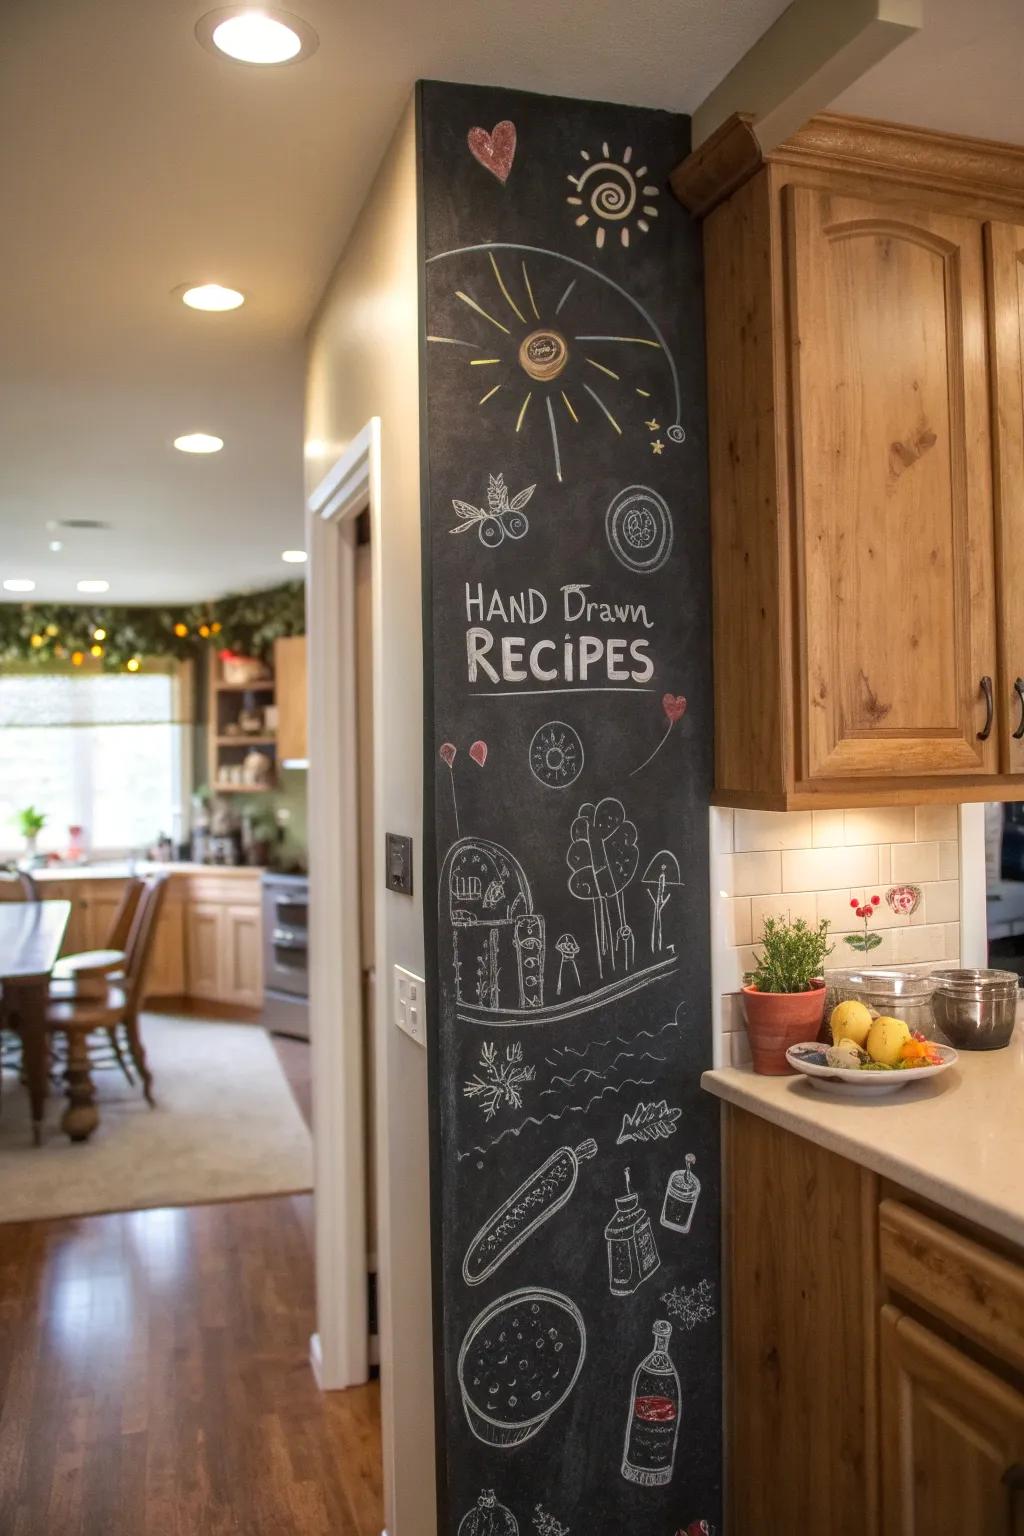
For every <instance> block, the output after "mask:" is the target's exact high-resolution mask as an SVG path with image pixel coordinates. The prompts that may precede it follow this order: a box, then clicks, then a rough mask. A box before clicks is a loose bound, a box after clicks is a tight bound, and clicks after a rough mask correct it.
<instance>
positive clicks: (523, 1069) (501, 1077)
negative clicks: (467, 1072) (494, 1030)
mask: <svg viewBox="0 0 1024 1536" xmlns="http://www.w3.org/2000/svg"><path fill="white" fill-rule="evenodd" d="M536 1075H537V1069H536V1067H527V1066H524V1065H523V1048H522V1046H521V1045H509V1046H506V1047H505V1054H504V1056H500V1055H499V1054H498V1048H497V1046H496V1045H495V1044H494V1043H493V1041H488V1042H487V1044H486V1045H485V1046H484V1047H483V1049H482V1050H481V1052H480V1071H479V1072H477V1073H476V1074H475V1075H474V1076H473V1077H471V1078H470V1079H469V1081H468V1082H467V1083H466V1084H465V1085H464V1086H463V1089H462V1092H463V1094H464V1095H465V1097H466V1098H467V1099H476V1101H477V1102H478V1104H479V1106H480V1108H481V1109H482V1110H483V1112H484V1119H485V1120H493V1119H494V1117H495V1115H496V1114H497V1113H498V1110H499V1109H505V1108H507V1109H522V1107H523V1092H522V1090H523V1087H524V1085H525V1084H526V1083H532V1082H533V1080H534V1078H535V1077H536Z"/></svg>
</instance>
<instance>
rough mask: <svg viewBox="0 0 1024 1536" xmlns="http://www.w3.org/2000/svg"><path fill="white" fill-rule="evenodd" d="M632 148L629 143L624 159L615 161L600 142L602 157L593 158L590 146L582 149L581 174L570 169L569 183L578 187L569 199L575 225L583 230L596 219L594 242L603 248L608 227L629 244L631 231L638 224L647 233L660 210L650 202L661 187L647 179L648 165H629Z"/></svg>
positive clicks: (658, 193) (659, 193) (624, 242)
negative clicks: (651, 221) (615, 230)
mask: <svg viewBox="0 0 1024 1536" xmlns="http://www.w3.org/2000/svg"><path fill="white" fill-rule="evenodd" d="M632 158H633V149H632V146H631V145H627V147H626V148H625V150H623V153H622V159H621V160H614V159H612V156H611V151H610V150H609V148H608V145H607V144H602V145H601V159H600V160H594V159H593V158H592V156H591V154H590V151H589V150H587V149H581V150H580V159H581V160H583V161H584V162H585V169H584V170H582V171H581V172H580V173H579V175H578V176H573V175H572V173H571V172H570V174H569V178H568V179H569V183H570V185H571V186H573V187H575V189H576V190H575V192H574V193H570V194H569V196H568V197H567V198H566V202H567V203H568V204H569V206H570V208H572V209H574V210H579V211H578V212H577V213H576V227H577V229H583V228H584V227H585V226H586V225H587V224H589V223H590V221H591V219H594V220H595V222H596V225H597V228H596V229H595V231H594V244H595V245H596V246H597V249H598V250H601V248H602V246H603V245H604V242H605V236H606V234H607V231H608V229H609V228H617V229H618V234H619V243H620V244H621V245H622V246H624V247H628V245H629V237H630V230H631V229H632V228H633V227H634V224H635V227H636V228H637V229H639V230H641V231H642V233H643V234H646V233H647V231H648V230H649V229H650V227H651V226H650V222H649V221H650V220H651V219H656V218H657V217H658V210H657V208H656V207H655V206H654V203H653V202H652V201H651V199H652V198H655V197H660V196H661V189H660V188H659V187H655V186H653V185H651V184H650V183H648V182H647V181H646V176H647V167H646V165H641V166H639V167H637V168H635V169H634V167H633V166H632V165H631V164H630V161H631V160H632Z"/></svg>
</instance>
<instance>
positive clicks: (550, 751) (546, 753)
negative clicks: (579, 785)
mask: <svg viewBox="0 0 1024 1536" xmlns="http://www.w3.org/2000/svg"><path fill="white" fill-rule="evenodd" d="M530 772H531V773H532V774H533V776H534V778H535V779H536V780H537V782H538V783H539V784H545V785H546V786H547V788H548V789H568V788H569V785H570V784H575V782H576V780H577V779H578V778H579V776H580V774H581V773H582V772H583V743H582V741H581V740H580V738H579V733H578V732H577V731H574V730H573V728H572V726H571V725H566V723H565V721H564V720H549V721H548V722H547V724H546V725H542V726H541V727H540V729H539V730H538V731H536V732H535V733H534V737H533V740H532V741H531V742H530Z"/></svg>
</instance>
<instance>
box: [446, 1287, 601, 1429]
mask: <svg viewBox="0 0 1024 1536" xmlns="http://www.w3.org/2000/svg"><path fill="white" fill-rule="evenodd" d="M586 1353H587V1330H586V1327H585V1325H584V1322H583V1318H582V1317H581V1315H580V1311H579V1308H578V1307H577V1306H576V1305H575V1304H574V1303H573V1302H572V1301H570V1300H569V1298H568V1296H563V1295H562V1294H561V1293H560V1292H558V1291H552V1290H546V1289H540V1288H538V1289H530V1288H524V1289H522V1290H518V1291H510V1292H509V1294H508V1295H506V1296H499V1297H498V1299H497V1301H493V1302H492V1303H491V1305H490V1306H489V1307H487V1308H486V1309H485V1311H483V1312H481V1313H479V1314H478V1315H477V1317H475V1318H474V1319H473V1321H472V1323H470V1325H469V1328H468V1329H467V1330H466V1335H465V1338H464V1339H463V1341H462V1348H461V1349H460V1351H459V1360H458V1368H457V1369H458V1377H459V1386H460V1388H461V1391H462V1407H463V1411H464V1413H465V1415H466V1422H467V1424H468V1425H469V1427H470V1429H471V1430H472V1432H473V1434H474V1435H475V1436H476V1438H477V1439H478V1440H481V1441H482V1442H483V1443H484V1444H485V1445H490V1446H493V1447H495V1448H496V1449H499V1450H510V1449H511V1448H512V1447H513V1446H516V1445H522V1444H523V1442H524V1441H526V1440H529V1439H532V1437H533V1436H534V1435H536V1434H537V1433H538V1432H539V1431H540V1430H541V1429H543V1428H544V1426H545V1424H547V1422H548V1420H549V1419H550V1418H551V1416H552V1414H554V1413H556V1412H557V1410H558V1409H559V1408H561V1406H562V1404H563V1403H565V1402H566V1400H567V1399H568V1397H569V1396H570V1394H571V1393H572V1390H573V1388H574V1387H575V1385H576V1382H577V1380H578V1379H579V1374H580V1371H581V1370H582V1369H583V1361H584V1359H585V1358H586Z"/></svg>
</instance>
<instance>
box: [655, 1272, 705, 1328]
mask: <svg viewBox="0 0 1024 1536" xmlns="http://www.w3.org/2000/svg"><path fill="white" fill-rule="evenodd" d="M661 1300H662V1302H663V1303H664V1306H665V1310H666V1312H667V1313H668V1315H669V1317H674V1318H675V1320H676V1323H677V1324H678V1326H679V1327H680V1328H682V1329H683V1331H684V1332H685V1333H692V1332H693V1330H694V1328H696V1327H697V1326H698V1324H700V1323H709V1322H710V1321H711V1319H712V1318H713V1317H716V1316H717V1315H718V1313H717V1308H716V1307H715V1291H714V1287H713V1286H712V1284H711V1281H710V1280H699V1281H698V1282H697V1284H696V1285H677V1286H676V1287H675V1289H674V1290H672V1291H666V1292H665V1294H664V1296H662V1298H661Z"/></svg>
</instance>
